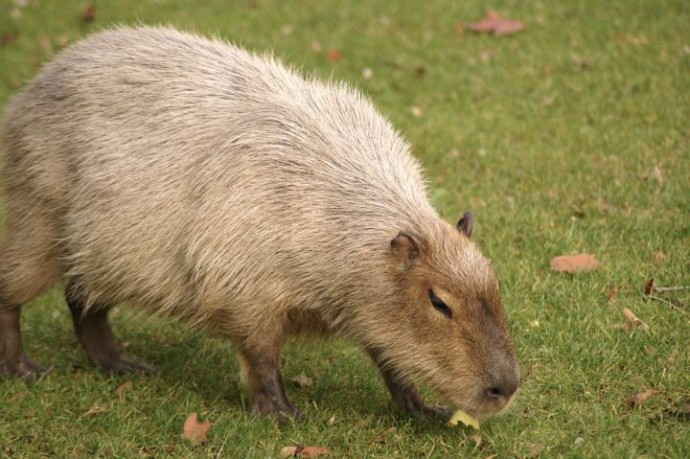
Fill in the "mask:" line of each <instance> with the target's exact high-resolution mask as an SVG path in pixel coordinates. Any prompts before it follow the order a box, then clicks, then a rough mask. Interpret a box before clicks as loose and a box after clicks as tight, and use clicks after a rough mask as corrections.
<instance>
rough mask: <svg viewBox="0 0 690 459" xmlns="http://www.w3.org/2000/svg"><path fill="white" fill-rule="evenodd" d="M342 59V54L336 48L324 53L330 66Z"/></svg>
mask: <svg viewBox="0 0 690 459" xmlns="http://www.w3.org/2000/svg"><path fill="white" fill-rule="evenodd" d="M341 57H342V54H341V53H340V50H339V49H337V48H331V49H329V50H328V53H326V58H327V59H328V62H330V63H331V64H334V63H336V62H338V61H339V60H340V58H341Z"/></svg>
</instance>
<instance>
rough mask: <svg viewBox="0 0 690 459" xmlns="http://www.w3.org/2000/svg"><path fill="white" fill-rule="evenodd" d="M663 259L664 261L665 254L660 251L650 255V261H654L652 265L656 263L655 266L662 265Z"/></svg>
mask: <svg viewBox="0 0 690 459" xmlns="http://www.w3.org/2000/svg"><path fill="white" fill-rule="evenodd" d="M665 259H666V254H665V253H664V252H662V251H661V250H659V251H658V252H654V254H652V260H654V263H656V264H661V263H663V262H664V260H665Z"/></svg>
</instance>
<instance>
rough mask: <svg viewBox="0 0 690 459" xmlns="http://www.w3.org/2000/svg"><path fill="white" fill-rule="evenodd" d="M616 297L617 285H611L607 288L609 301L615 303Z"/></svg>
mask: <svg viewBox="0 0 690 459" xmlns="http://www.w3.org/2000/svg"><path fill="white" fill-rule="evenodd" d="M617 298H618V287H616V286H615V285H611V287H610V288H609V303H615V302H616V299H617Z"/></svg>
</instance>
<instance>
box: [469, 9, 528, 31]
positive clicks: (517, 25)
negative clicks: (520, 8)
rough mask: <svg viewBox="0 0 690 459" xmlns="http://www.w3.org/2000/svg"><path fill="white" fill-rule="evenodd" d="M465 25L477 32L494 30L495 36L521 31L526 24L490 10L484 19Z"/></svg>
mask: <svg viewBox="0 0 690 459" xmlns="http://www.w3.org/2000/svg"><path fill="white" fill-rule="evenodd" d="M465 27H466V28H467V29H468V30H471V31H472V32H477V33H487V32H493V34H494V35H495V36H497V37H499V36H501V35H509V34H513V33H516V32H519V31H521V30H522V29H524V28H525V25H524V24H523V23H522V22H520V21H514V20H512V19H505V18H502V17H500V16H499V15H498V13H496V12H495V11H493V10H488V11H487V12H486V16H484V19H482V20H481V21H479V22H475V23H473V24H467V25H466V26H465Z"/></svg>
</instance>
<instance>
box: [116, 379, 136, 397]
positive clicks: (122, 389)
mask: <svg viewBox="0 0 690 459" xmlns="http://www.w3.org/2000/svg"><path fill="white" fill-rule="evenodd" d="M133 387H134V383H133V382H132V381H125V382H123V383H122V384H120V385H119V386H118V387H117V389H115V395H117V396H118V397H121V396H122V394H124V393H125V392H127V391H128V390H132V388H133Z"/></svg>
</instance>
